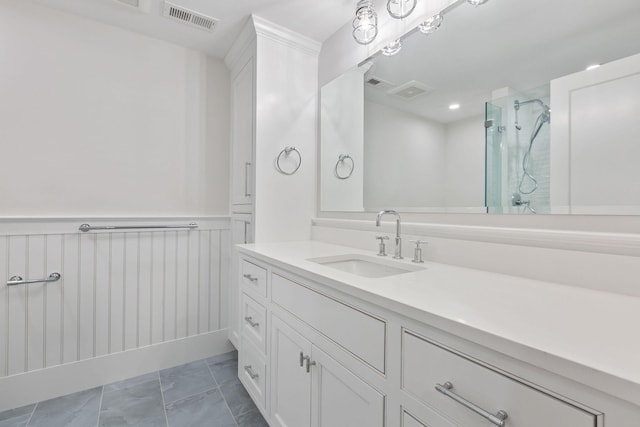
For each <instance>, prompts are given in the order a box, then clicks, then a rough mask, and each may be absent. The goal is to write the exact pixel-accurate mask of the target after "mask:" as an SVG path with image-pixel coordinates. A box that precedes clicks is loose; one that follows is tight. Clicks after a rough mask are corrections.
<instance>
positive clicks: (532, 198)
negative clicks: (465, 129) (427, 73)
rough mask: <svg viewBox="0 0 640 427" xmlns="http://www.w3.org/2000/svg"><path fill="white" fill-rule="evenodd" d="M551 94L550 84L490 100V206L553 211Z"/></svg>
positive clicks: (506, 210) (487, 122) (498, 209)
mask: <svg viewBox="0 0 640 427" xmlns="http://www.w3.org/2000/svg"><path fill="white" fill-rule="evenodd" d="M509 92H511V91H510V90H509ZM549 98H550V93H549V85H546V86H544V87H540V88H535V89H532V90H529V91H525V92H516V91H513V93H512V94H510V95H508V96H505V97H502V98H496V99H493V100H492V101H490V102H487V103H486V112H485V129H486V206H487V210H488V212H492V213H520V214H536V213H547V212H549V208H550V207H549V202H550V182H549V178H550V154H549V153H550V126H549V124H550V123H551V108H550V104H549ZM545 125H546V126H545Z"/></svg>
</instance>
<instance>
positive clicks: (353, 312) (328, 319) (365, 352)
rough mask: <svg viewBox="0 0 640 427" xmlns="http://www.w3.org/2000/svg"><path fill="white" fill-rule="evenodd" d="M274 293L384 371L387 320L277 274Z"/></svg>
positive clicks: (273, 279)
mask: <svg viewBox="0 0 640 427" xmlns="http://www.w3.org/2000/svg"><path fill="white" fill-rule="evenodd" d="M271 295H272V300H273V302H275V303H277V304H278V305H280V306H281V307H282V308H284V309H286V310H288V311H289V312H291V313H292V314H294V315H295V316H297V317H298V318H300V319H301V320H303V321H304V322H306V323H307V324H309V325H310V326H311V327H313V328H314V329H316V330H317V331H319V332H320V333H322V334H324V335H325V336H327V337H328V338H329V339H331V340H332V341H334V342H335V343H337V344H338V345H340V346H341V347H343V348H344V349H346V350H348V351H349V352H351V353H352V354H354V355H355V356H356V357H358V358H360V359H362V360H363V361H364V362H366V363H368V364H369V365H371V366H372V367H373V368H375V369H377V370H378V371H380V372H382V373H384V371H385V336H386V323H385V322H384V321H383V320H380V319H378V318H376V317H373V316H372V315H370V314H367V313H365V312H363V311H360V310H358V309H356V308H354V307H351V306H349V305H346V304H343V303H341V302H339V301H337V300H334V299H332V298H329V297H327V296H325V295H322V294H320V293H318V292H316V291H313V290H311V289H309V288H307V287H305V286H302V285H299V284H297V283H295V282H292V281H291V280H288V279H285V278H284V277H281V276H279V275H277V274H273V275H272V277H271Z"/></svg>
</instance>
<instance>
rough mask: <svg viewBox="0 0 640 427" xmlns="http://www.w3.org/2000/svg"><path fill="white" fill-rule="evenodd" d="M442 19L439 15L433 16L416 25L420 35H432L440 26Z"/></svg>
mask: <svg viewBox="0 0 640 427" xmlns="http://www.w3.org/2000/svg"><path fill="white" fill-rule="evenodd" d="M443 19H444V17H443V16H442V14H441V13H438V14H437V15H433V16H432V17H431V18H429V19H427V20H426V21H424V22H423V23H422V24H420V25H418V29H419V30H420V32H421V33H422V34H432V33H435V32H436V31H438V29H439V28H440V25H442V20H443Z"/></svg>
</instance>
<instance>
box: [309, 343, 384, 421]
mask: <svg viewBox="0 0 640 427" xmlns="http://www.w3.org/2000/svg"><path fill="white" fill-rule="evenodd" d="M312 360H313V361H314V362H315V363H316V364H315V365H314V366H313V367H312V371H313V389H312V397H311V402H312V416H311V419H312V423H311V425H312V427H378V426H379V427H382V426H384V396H383V395H382V394H380V393H379V392H378V391H377V390H375V389H374V388H373V387H371V386H370V385H368V384H367V383H365V382H364V381H362V380H361V379H360V378H358V377H357V376H355V375H354V374H352V373H351V372H350V371H348V370H347V369H346V368H345V367H344V366H342V365H341V364H339V363H338V362H336V361H335V360H334V359H332V358H331V357H330V356H329V355H327V354H326V353H325V352H323V351H322V350H320V349H319V348H317V347H315V346H314V347H313V357H312Z"/></svg>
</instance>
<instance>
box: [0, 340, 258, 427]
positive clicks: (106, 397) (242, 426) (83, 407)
mask: <svg viewBox="0 0 640 427" xmlns="http://www.w3.org/2000/svg"><path fill="white" fill-rule="evenodd" d="M237 372H238V354H237V352H235V351H233V352H230V353H225V354H221V355H218V356H214V357H210V358H208V359H203V360H198V361H195V362H191V363H187V364H186V365H181V366H177V367H175V368H170V369H165V370H162V371H159V372H153V373H150V374H146V375H141V376H139V377H135V378H130V379H127V380H124V381H120V382H117V383H113V384H107V385H104V386H102V387H96V388H93V389H90V390H84V391H81V392H78V393H74V394H69V395H67V396H62V397H58V398H55V399H51V400H47V401H44V402H39V403H36V404H32V405H27V406H23V407H21V408H16V409H11V410H8V411H5V412H0V427H40V426H46V427H95V426H100V427H102V426H105V427H107V426H108V427H112V426H113V427H116V426H117V427H125V426H136V427H143V426H149V427H155V426H163V427H188V426H189V427H201V426H202V427H204V426H210V427H268V424H267V423H266V421H265V420H264V418H263V417H262V415H261V414H260V412H259V411H258V408H256V406H255V405H254V403H253V401H252V400H251V398H250V397H249V395H248V394H247V392H246V390H245V389H244V387H243V386H242V384H240V381H239V380H238V377H237Z"/></svg>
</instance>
